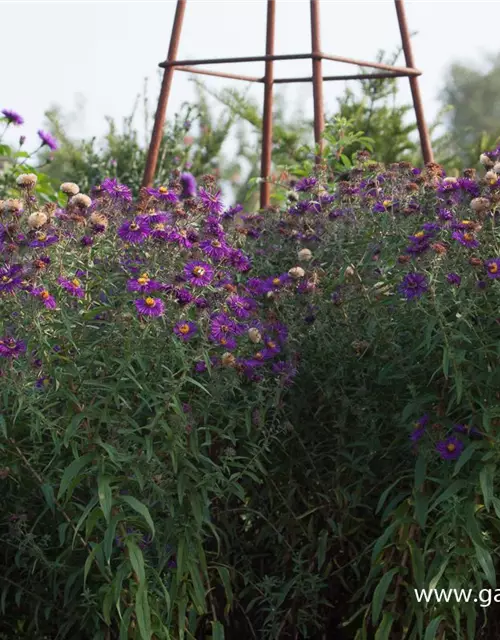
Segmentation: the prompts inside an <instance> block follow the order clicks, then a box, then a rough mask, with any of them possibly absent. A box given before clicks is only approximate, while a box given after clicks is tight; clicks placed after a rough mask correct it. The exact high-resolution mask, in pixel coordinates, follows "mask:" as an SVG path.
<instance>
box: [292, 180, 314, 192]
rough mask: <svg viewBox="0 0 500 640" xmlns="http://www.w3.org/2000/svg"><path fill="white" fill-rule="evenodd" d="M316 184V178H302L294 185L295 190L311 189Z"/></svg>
mask: <svg viewBox="0 0 500 640" xmlns="http://www.w3.org/2000/svg"><path fill="white" fill-rule="evenodd" d="M317 184H318V180H317V178H314V177H310V178H302V180H299V181H298V182H297V184H296V185H295V191H311V189H314V187H315V186H316V185H317Z"/></svg>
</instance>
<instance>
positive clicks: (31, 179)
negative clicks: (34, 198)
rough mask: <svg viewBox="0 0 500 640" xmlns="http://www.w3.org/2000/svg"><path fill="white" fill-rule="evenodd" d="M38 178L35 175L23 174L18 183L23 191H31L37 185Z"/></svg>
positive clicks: (17, 180)
mask: <svg viewBox="0 0 500 640" xmlns="http://www.w3.org/2000/svg"><path fill="white" fill-rule="evenodd" d="M37 179H38V178H37V177H36V175H35V174H34V173H21V175H20V176H18V177H17V179H16V183H17V185H18V186H19V187H21V188H22V189H31V188H32V187H34V186H35V185H36V181H37Z"/></svg>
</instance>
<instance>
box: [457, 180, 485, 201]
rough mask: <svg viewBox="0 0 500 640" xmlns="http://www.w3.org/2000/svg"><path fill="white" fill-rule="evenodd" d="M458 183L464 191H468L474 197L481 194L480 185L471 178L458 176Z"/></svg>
mask: <svg viewBox="0 0 500 640" xmlns="http://www.w3.org/2000/svg"><path fill="white" fill-rule="evenodd" d="M457 183H458V185H459V186H460V188H461V189H462V190H463V191H466V192H467V193H469V194H470V195H471V196H473V197H474V198H476V197H477V196H478V195H479V191H480V189H479V185H478V184H477V182H476V181H475V180H471V179H470V178H458V180H457Z"/></svg>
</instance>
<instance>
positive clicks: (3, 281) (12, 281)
mask: <svg viewBox="0 0 500 640" xmlns="http://www.w3.org/2000/svg"><path fill="white" fill-rule="evenodd" d="M21 271H22V266H21V265H19V264H14V265H12V266H10V267H9V266H5V267H1V268H0V293H12V292H13V291H15V290H16V289H18V288H19V287H20V286H21V283H22V277H21Z"/></svg>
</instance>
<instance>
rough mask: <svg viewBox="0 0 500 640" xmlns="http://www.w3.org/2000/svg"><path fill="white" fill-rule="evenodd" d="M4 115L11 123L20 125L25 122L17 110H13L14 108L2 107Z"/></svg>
mask: <svg viewBox="0 0 500 640" xmlns="http://www.w3.org/2000/svg"><path fill="white" fill-rule="evenodd" d="M2 115H3V116H4V117H5V118H7V121H8V123H9V124H14V125H17V126H18V125H20V124H23V122H24V118H23V117H21V116H20V115H19V114H18V113H16V112H15V111H12V109H2Z"/></svg>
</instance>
